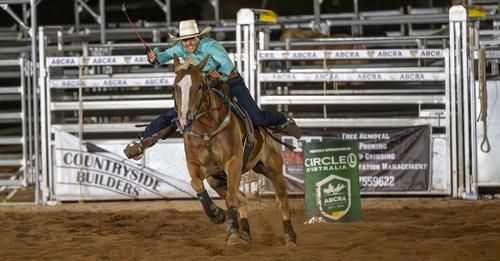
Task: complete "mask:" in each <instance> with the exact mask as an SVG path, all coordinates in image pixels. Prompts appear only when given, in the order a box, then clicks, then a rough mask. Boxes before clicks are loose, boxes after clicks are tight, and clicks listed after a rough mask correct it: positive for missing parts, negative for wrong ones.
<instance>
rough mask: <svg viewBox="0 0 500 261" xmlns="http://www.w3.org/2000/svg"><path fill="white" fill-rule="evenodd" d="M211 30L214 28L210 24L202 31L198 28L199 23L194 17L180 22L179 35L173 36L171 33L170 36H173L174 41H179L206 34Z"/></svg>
mask: <svg viewBox="0 0 500 261" xmlns="http://www.w3.org/2000/svg"><path fill="white" fill-rule="evenodd" d="M210 30H212V28H211V27H210V26H208V27H205V29H203V30H202V31H201V32H200V30H198V24H197V23H196V21H195V20H194V19H191V20H184V21H181V22H180V23H179V36H173V35H171V34H170V33H169V34H168V35H170V38H172V40H173V41H179V40H183V39H189V38H193V37H196V36H200V35H202V34H206V33H208V32H210Z"/></svg>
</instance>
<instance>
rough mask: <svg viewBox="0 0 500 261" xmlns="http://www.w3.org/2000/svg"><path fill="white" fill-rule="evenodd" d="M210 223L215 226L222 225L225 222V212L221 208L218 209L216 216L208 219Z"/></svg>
mask: <svg viewBox="0 0 500 261" xmlns="http://www.w3.org/2000/svg"><path fill="white" fill-rule="evenodd" d="M210 221H212V222H213V223H215V224H217V225H220V224H224V222H226V212H225V211H224V210H223V209H222V208H218V209H217V215H215V217H214V218H210Z"/></svg>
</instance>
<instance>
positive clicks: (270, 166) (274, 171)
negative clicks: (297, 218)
mask: <svg viewBox="0 0 500 261" xmlns="http://www.w3.org/2000/svg"><path fill="white" fill-rule="evenodd" d="M280 162H281V161H279V160H275V161H272V162H271V160H269V161H268V162H267V165H264V164H263V163H262V162H259V163H258V164H257V165H256V166H255V168H254V170H255V171H256V172H259V173H262V174H263V175H264V176H266V177H267V178H268V179H269V180H270V181H271V182H272V183H273V186H274V190H275V192H276V200H277V201H278V204H279V207H280V209H281V215H282V217H283V228H284V231H285V242H286V245H287V246H294V245H295V244H296V243H297V235H296V234H295V232H294V231H293V227H292V221H291V219H290V208H289V205H288V194H287V192H286V182H285V178H284V176H283V168H282V165H283V163H282V162H281V163H280Z"/></svg>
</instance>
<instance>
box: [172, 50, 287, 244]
mask: <svg viewBox="0 0 500 261" xmlns="http://www.w3.org/2000/svg"><path fill="white" fill-rule="evenodd" d="M173 60H174V65H175V68H176V69H175V71H176V76H175V80H174V85H173V86H174V87H173V92H174V93H173V96H174V103H175V109H176V110H177V112H178V117H177V118H176V123H177V125H178V129H179V131H180V133H181V134H182V136H183V140H184V151H185V154H186V161H187V168H188V171H189V175H190V178H191V186H192V188H193V189H194V190H195V191H196V193H197V195H198V198H199V200H200V202H201V205H202V207H203V209H204V211H205V213H206V215H207V216H208V217H209V218H210V220H211V221H212V222H213V223H216V224H222V223H224V221H225V219H226V217H227V222H226V232H227V237H226V242H225V249H224V251H225V253H228V254H232V253H238V252H242V251H248V250H249V249H250V246H251V234H250V226H249V223H248V216H247V208H246V204H247V199H246V198H245V195H244V193H243V192H242V191H240V189H239V187H240V181H241V175H242V173H245V172H247V171H249V170H253V171H255V172H257V173H260V174H263V175H264V176H265V177H267V178H268V179H269V180H270V181H271V182H272V184H273V186H274V188H275V192H276V199H277V201H278V203H279V206H280V209H281V214H282V218H283V226H284V236H285V242H286V246H287V247H293V246H295V245H296V234H295V232H294V230H293V227H292V223H291V219H290V210H289V205H288V194H287V190H286V183H285V178H284V176H283V159H282V157H281V152H280V147H279V144H278V143H277V142H276V141H275V140H274V139H272V137H271V135H270V134H269V133H268V132H267V131H266V130H265V129H262V128H255V129H254V133H253V134H254V135H253V136H252V137H251V139H252V140H253V147H252V149H251V151H250V153H249V154H248V158H247V160H245V161H246V163H245V164H244V163H243V162H244V160H243V158H244V142H245V139H248V137H247V134H246V127H245V124H244V123H243V122H242V121H240V120H239V119H238V118H237V117H236V116H235V115H234V112H232V111H231V108H230V106H229V103H228V102H229V100H228V98H227V97H228V96H227V93H228V90H229V86H228V85H227V84H225V83H222V82H219V87H220V90H224V92H225V93H226V96H225V98H221V96H220V95H218V94H217V93H215V91H214V90H212V89H211V85H212V84H209V83H208V82H207V81H206V80H205V78H203V75H202V68H203V67H204V66H205V64H206V63H207V61H208V56H207V57H205V58H204V59H203V60H202V61H201V62H200V63H199V64H198V65H194V64H192V63H190V62H185V63H184V64H180V61H179V58H178V57H177V56H176V55H174V59H173ZM205 179H206V180H207V183H208V184H209V186H210V187H211V188H213V189H214V190H215V192H217V194H218V195H219V196H220V197H221V198H222V199H224V200H225V203H226V207H227V214H226V213H225V212H224V210H223V209H222V208H221V207H219V206H217V205H216V204H215V203H214V202H213V201H212V199H211V198H210V197H209V196H208V193H207V192H206V190H205V188H204V185H203V180H205ZM238 214H239V217H240V218H239V219H238Z"/></svg>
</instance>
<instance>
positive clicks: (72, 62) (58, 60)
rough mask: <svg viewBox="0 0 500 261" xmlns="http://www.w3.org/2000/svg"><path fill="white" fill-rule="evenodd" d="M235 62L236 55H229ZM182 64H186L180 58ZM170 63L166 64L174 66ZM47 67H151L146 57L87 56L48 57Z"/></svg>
mask: <svg viewBox="0 0 500 261" xmlns="http://www.w3.org/2000/svg"><path fill="white" fill-rule="evenodd" d="M229 57H230V58H231V60H232V61H233V62H234V57H235V55H234V54H232V53H231V54H229ZM180 60H181V62H184V60H183V59H182V58H180ZM172 63H173V61H168V62H167V63H165V64H172ZM46 64H47V67H74V66H80V65H83V66H101V65H102V66H106V65H150V63H149V62H148V60H147V56H146V55H128V56H86V57H83V56H81V57H74V56H73V57H48V58H47V63H46Z"/></svg>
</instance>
